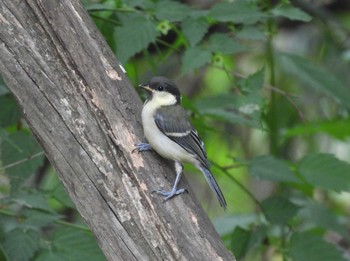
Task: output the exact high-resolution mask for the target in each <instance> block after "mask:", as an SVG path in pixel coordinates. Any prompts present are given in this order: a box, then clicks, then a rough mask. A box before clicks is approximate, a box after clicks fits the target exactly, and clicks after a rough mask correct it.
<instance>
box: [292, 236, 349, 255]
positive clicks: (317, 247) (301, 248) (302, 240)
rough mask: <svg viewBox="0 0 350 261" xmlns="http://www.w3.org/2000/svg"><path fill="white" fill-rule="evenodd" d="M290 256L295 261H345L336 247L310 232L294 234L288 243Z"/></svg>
mask: <svg viewBox="0 0 350 261" xmlns="http://www.w3.org/2000/svg"><path fill="white" fill-rule="evenodd" d="M289 254H290V256H291V257H292V258H293V260H295V261H310V260H317V261H329V260H332V261H345V260H346V259H345V258H344V257H343V255H342V253H341V252H340V251H339V250H338V249H337V248H336V246H334V245H331V244H329V243H327V242H325V241H324V240H323V239H322V237H321V236H319V235H317V234H315V233H313V232H312V231H305V232H301V233H294V234H293V235H292V238H291V242H290V250H289Z"/></svg>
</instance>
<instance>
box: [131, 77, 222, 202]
mask: <svg viewBox="0 0 350 261" xmlns="http://www.w3.org/2000/svg"><path fill="white" fill-rule="evenodd" d="M139 87H142V88H143V89H145V90H146V91H147V96H148V98H147V100H146V101H145V103H144V105H143V109H142V125H143V130H144V134H145V137H146V139H147V141H148V143H140V144H136V148H135V150H137V151H139V152H142V151H148V150H152V149H153V150H155V151H156V152H157V153H158V154H160V155H161V156H162V157H164V158H167V159H170V160H173V161H174V162H175V171H176V178H175V182H174V185H173V187H172V190H171V191H164V190H161V189H158V190H155V191H154V192H156V193H158V194H160V195H162V196H164V197H165V198H164V200H165V201H166V200H168V199H170V198H172V197H174V196H176V195H179V194H181V193H184V192H185V189H183V188H180V189H178V188H177V185H178V183H179V181H180V178H181V174H182V171H183V165H182V163H183V162H188V163H191V164H193V165H194V166H195V167H196V168H197V169H199V170H200V171H201V172H202V173H203V174H204V176H205V178H206V180H207V182H208V183H209V186H210V188H211V189H212V190H213V191H214V193H215V195H216V197H217V198H218V200H219V203H220V205H221V206H222V207H223V208H225V209H226V206H227V204H226V201H225V198H224V195H223V194H222V192H221V190H220V188H219V186H218V184H217V183H216V181H215V179H214V177H213V175H212V174H211V172H210V170H209V168H210V164H209V161H208V159H207V154H206V151H205V147H204V143H203V141H202V140H201V138H200V137H199V135H198V132H197V131H196V130H195V129H194V128H193V127H192V125H191V123H190V122H189V120H188V118H187V114H186V111H185V109H184V108H183V107H182V106H181V93H180V91H179V89H178V88H177V87H176V85H175V84H174V83H173V82H172V81H170V80H169V79H167V78H165V77H161V76H157V77H153V78H152V79H151V81H150V82H149V83H148V84H140V85H139Z"/></svg>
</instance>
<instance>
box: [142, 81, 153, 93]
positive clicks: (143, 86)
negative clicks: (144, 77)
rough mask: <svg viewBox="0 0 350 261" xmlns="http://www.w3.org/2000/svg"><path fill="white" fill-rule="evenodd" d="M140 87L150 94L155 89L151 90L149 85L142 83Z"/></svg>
mask: <svg viewBox="0 0 350 261" xmlns="http://www.w3.org/2000/svg"><path fill="white" fill-rule="evenodd" d="M139 87H141V88H143V89H145V90H146V91H149V92H154V90H153V89H151V88H150V87H149V85H148V83H142V84H139Z"/></svg>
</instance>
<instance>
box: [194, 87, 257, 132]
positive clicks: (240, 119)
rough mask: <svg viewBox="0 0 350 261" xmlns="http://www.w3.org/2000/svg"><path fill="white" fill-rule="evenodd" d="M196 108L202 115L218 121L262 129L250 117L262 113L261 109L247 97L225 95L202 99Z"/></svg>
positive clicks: (196, 104)
mask: <svg viewBox="0 0 350 261" xmlns="http://www.w3.org/2000/svg"><path fill="white" fill-rule="evenodd" d="M195 106H196V108H197V110H198V111H199V113H200V114H203V115H208V116H211V117H213V118H215V119H218V120H222V121H226V122H228V123H232V124H242V125H248V126H250V127H255V128H259V127H260V122H256V121H255V120H254V119H253V118H252V117H250V115H249V114H253V113H254V112H257V111H260V107H259V106H258V105H256V104H254V103H250V102H249V101H247V99H246V97H245V96H237V95H235V94H231V93H223V94H219V95H216V96H211V97H206V98H202V99H200V100H198V101H197V102H196V103H195Z"/></svg>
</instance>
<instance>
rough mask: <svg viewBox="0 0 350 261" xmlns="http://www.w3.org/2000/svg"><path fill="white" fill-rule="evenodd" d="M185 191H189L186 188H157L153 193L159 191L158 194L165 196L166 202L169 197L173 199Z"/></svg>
mask: <svg viewBox="0 0 350 261" xmlns="http://www.w3.org/2000/svg"><path fill="white" fill-rule="evenodd" d="M185 192H187V190H186V189H177V190H176V189H173V190H171V191H165V190H162V189H157V190H154V191H152V193H157V194H160V195H162V196H164V202H165V201H167V200H168V199H171V198H172V197H175V196H177V195H180V194H182V193H185Z"/></svg>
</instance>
